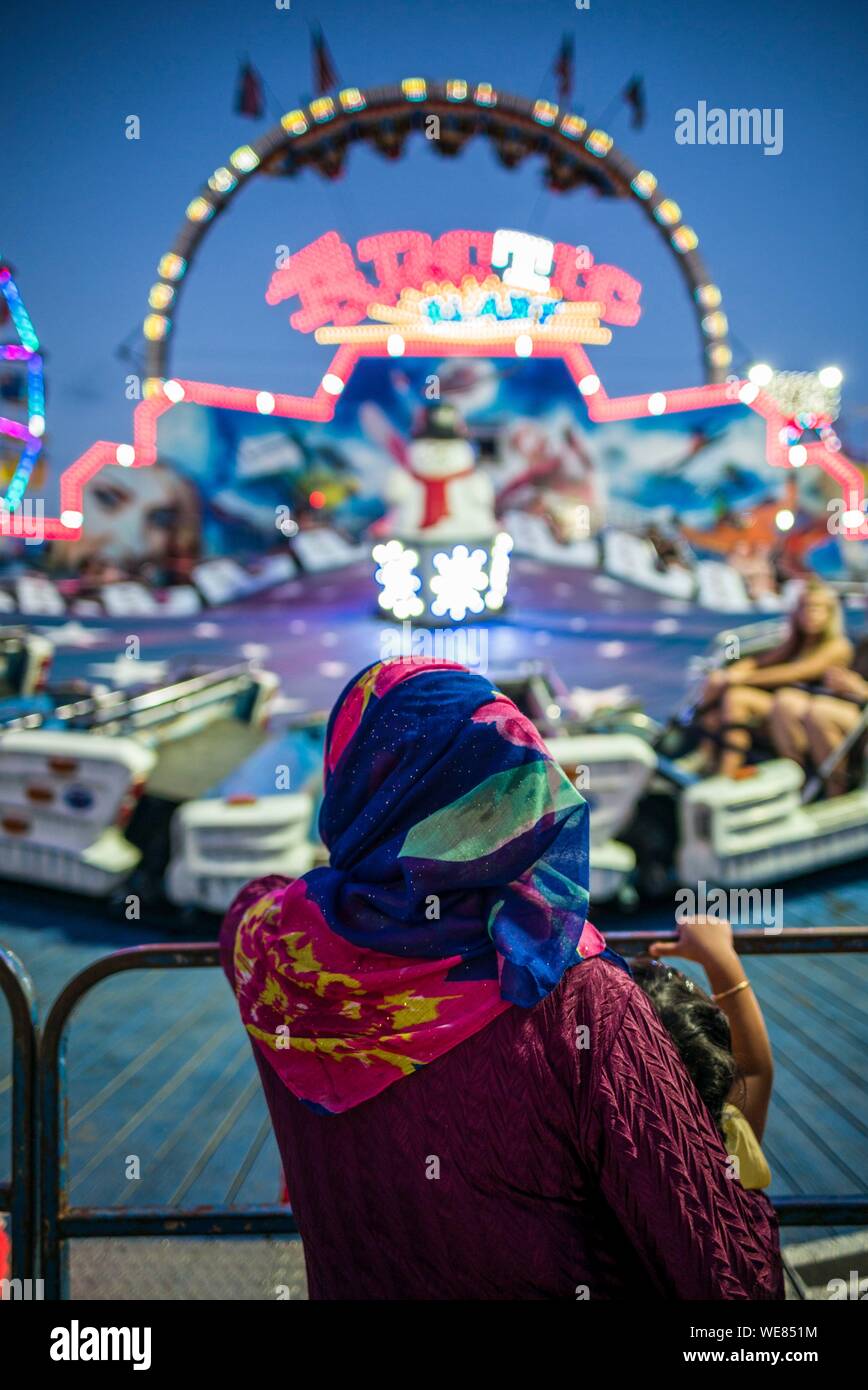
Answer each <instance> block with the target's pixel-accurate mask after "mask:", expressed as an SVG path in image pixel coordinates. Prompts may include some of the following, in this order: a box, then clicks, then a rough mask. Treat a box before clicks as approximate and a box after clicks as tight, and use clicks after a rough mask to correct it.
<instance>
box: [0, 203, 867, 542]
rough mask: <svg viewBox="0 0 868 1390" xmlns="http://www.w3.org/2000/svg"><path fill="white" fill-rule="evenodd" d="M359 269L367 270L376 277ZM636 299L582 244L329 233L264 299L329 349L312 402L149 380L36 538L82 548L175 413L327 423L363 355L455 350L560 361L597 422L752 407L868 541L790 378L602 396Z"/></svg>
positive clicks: (828, 437) (65, 488) (772, 440)
mask: <svg viewBox="0 0 868 1390" xmlns="http://www.w3.org/2000/svg"><path fill="white" fill-rule="evenodd" d="M363 265H370V266H371V267H372V271H373V276H374V278H373V279H369V278H368V277H367V276H366V275H365V274H364V273H363V271H362V269H361V267H362V266H363ZM640 296H641V285H640V283H639V281H638V280H635V279H634V278H633V277H632V276H631V275H629V274H628V273H627V272H626V271H624V270H622V269H620V268H619V267H618V266H612V265H604V264H597V263H596V262H595V260H594V258H593V257H592V256H591V254H590V252H589V251H588V249H587V247H584V246H580V247H576V246H572V245H569V244H568V243H563V242H555V243H553V242H550V241H547V240H545V238H542V237H534V236H530V235H528V234H527V233H523V232H517V231H512V230H508V229H504V230H501V231H496V232H475V231H451V232H446V233H445V234H444V235H442V236H440V237H438V238H436V239H435V238H432V237H430V236H427V235H426V234H425V233H422V232H412V231H406V232H388V233H384V234H382V235H379V236H372V237H364V238H362V240H360V241H359V243H358V245H357V247H356V254H355V256H354V254H353V251H352V248H351V247H350V246H348V245H347V243H346V242H344V241H342V240H341V239H340V237H339V235H338V233H337V232H327V233H326V234H325V235H324V236H321V237H319V238H318V239H317V240H316V241H314V242H312V243H311V244H310V245H309V246H306V247H304V248H302V250H300V251H297V252H295V253H293V254H292V255H291V256H290V257H289V258H288V260H287V262H286V264H284V265H283V266H281V267H280V268H279V269H278V270H276V271H275V273H274V274H273V276H272V279H271V283H270V285H269V287H268V291H267V294H266V299H267V301H268V303H270V304H280V303H283V302H286V301H288V300H291V299H297V300H298V301H299V305H298V308H296V309H295V311H294V312H293V313H292V314H291V315H290V323H291V324H292V326H293V327H294V328H296V329H299V330H301V331H302V332H313V333H314V334H315V336H316V339H317V341H318V342H321V343H324V344H334V345H336V346H337V351H336V352H335V354H334V356H333V358H332V360H331V362H330V363H329V365H328V368H327V370H326V371H325V372H324V374H323V376H322V378H321V380H320V382H319V385H318V386H317V388H316V390H315V391H314V393H313V395H312V396H295V395H288V394H285V393H279V392H271V391H266V390H256V389H247V388H240V387H232V386H221V385H214V384H211V383H208V382H201V381H187V380H180V379H174V378H173V379H170V380H168V381H155V382H153V383H152V384H151V389H150V391H149V392H148V394H147V396H146V399H145V400H143V401H141V402H140V403H139V404H138V405H137V406H136V408H135V411H134V414H133V442H132V443H114V442H108V441H104V440H100V441H98V442H97V443H95V444H92V445H91V446H90V448H89V449H87V450H85V452H84V453H83V454H82V455H81V456H80V457H79V458H77V459H76V460H75V462H74V463H72V464H71V465H70V466H69V467H68V468H67V469H66V470H65V472H64V473H63V475H62V477H61V480H60V499H61V502H60V515H59V516H58V517H51V518H47V519H45V520H43V521H40V523H39V535H38V536H36V534H35V532H34V538H35V539H46V540H52V539H65V540H75V539H77V538H78V537H79V536H80V535H81V530H82V522H83V495H84V488H85V486H86V485H87V483H88V482H89V481H90V480H91V478H93V477H94V475H95V474H96V473H98V472H99V471H100V470H101V469H102V468H106V467H122V468H128V467H137V468H141V467H147V466H148V465H150V464H153V463H154V462H155V461H156V458H157V421H158V420H159V418H160V417H161V416H162V415H164V414H165V413H166V412H167V411H169V410H172V409H174V408H175V407H176V406H178V405H181V404H195V405H204V406H211V407H216V408H218V409H225V410H241V411H249V412H251V413H259V414H261V415H273V416H275V417H276V418H284V419H298V420H311V421H317V422H320V423H326V422H328V421H330V420H331V419H332V418H333V416H334V412H335V406H336V402H337V398H338V397H339V396H340V394H341V392H342V391H343V389H344V386H345V385H346V383H347V381H348V380H349V377H350V375H351V373H352V371H353V369H354V367H355V365H356V363H357V362H358V361H359V359H360V358H375V357H386V356H390V357H400V356H403V355H405V354H406V355H408V356H416V357H430V356H431V355H432V353H436V354H438V355H448V354H449V353H450V352H453V353H456V354H458V355H461V356H481V357H504V356H518V357H530V356H535V357H555V358H560V359H562V360H563V362H564V363H565V365H566V367H567V369H568V371H569V372H570V374H571V376H572V378H573V380H574V382H575V383H576V386H577V388H578V390H579V392H580V393H581V395H582V396H583V397H584V400H585V404H586V407H587V410H588V414H589V416H590V418H591V420H592V421H594V422H598V423H600V422H605V421H610V420H634V419H642V418H647V417H648V416H659V415H671V414H677V413H680V412H684V411H692V410H707V409H711V408H720V409H726V408H728V407H729V408H731V407H733V406H736V405H738V404H742V405H745V406H748V407H749V408H750V409H751V410H753V411H754V412H755V413H756V414H757V415H759V416H761V417H762V418H763V419H764V420H765V423H766V460H767V462H768V463H769V464H771V465H772V467H775V468H801V467H804V466H805V465H811V464H813V465H816V466H817V467H820V468H822V469H823V470H824V471H825V472H826V473H828V474H829V476H830V477H832V478H833V479H834V480H835V481H836V483H837V484H838V486H839V488H840V491H841V497H842V512H841V517H840V534H841V535H842V536H843V537H844V538H846V539H849V540H857V539H868V520H866V517H865V515H864V484H863V478H862V474H861V471H860V470H859V468H858V467H857V466H856V464H855V463H853V462H852V461H851V460H850V459H848V458H847V457H846V456H845V455H844V453H843V452H842V451H841V448H840V442H839V441H838V440H837V439H836V438H835V436H834V434H833V432H831V430H830V427H829V425H828V420H829V418H831V417H830V412H829V411H826V412H820V415H821V417H822V424H823V427H824V436H821V437H817V434H818V431H817V430H816V428H815V427H814V425H812V424H811V423H809V421H810V420H811V418H812V415H816V412H810V411H809V412H807V413H805V412H802V414H801V418H799V413H798V412H797V413H796V415H795V416H794V414H793V410H792V405H791V400H790V398H789V395H788V394H787V393H786V392H785V391H780V392H778V391H776V384H779V383H785V382H786V381H788V380H789V376H788V374H783V375H779V376H778V377H775V376H774V375H772V374H770V375H769V377H768V379H766V380H765V381H764V382H763V383H762V384H758V382H757V381H756V380H741V379H739V378H736V377H731V378H730V379H729V380H728V381H726V382H722V383H719V384H709V385H703V386H690V387H681V388H676V389H674V390H659V389H655V390H653V391H650V392H642V393H639V394H637V395H630V396H611V397H610V396H609V395H607V393H606V390H605V387H604V386H603V384H602V381H601V379H600V377H599V376H598V374H597V372H596V371H595V369H594V366H593V365H592V363H591V361H590V359H589V358H588V355H587V353H586V351H585V346H586V345H605V344H606V343H608V342H609V341H610V338H611V331H610V328H609V327H607V326H606V325H614V326H623V327H629V326H630V325H632V324H635V323H636V322H637V321H638V319H639V315H640V313H641V309H640V304H639V300H640ZM712 312H714V310H713V308H712ZM3 515H4V514H3V513H2V512H0V519H2V517H3ZM9 515H10V514H9V512H8V511H7V512H6V513H5V516H6V518H7V520H8V518H9ZM25 524H26V519H25ZM34 525H36V523H34ZM4 529H6V528H5V527H4ZM16 534H18V532H16ZM21 534H25V533H24V532H22V533H21Z"/></svg>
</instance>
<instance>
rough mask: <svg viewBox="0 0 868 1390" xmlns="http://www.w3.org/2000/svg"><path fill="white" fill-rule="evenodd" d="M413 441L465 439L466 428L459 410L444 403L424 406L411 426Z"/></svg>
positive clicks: (439, 402)
mask: <svg viewBox="0 0 868 1390" xmlns="http://www.w3.org/2000/svg"><path fill="white" fill-rule="evenodd" d="M413 438H414V439H466V438H467V426H466V424H465V423H464V417H463V416H462V414H461V412H460V410H458V409H457V408H456V407H455V406H454V405H450V404H449V403H448V402H446V401H438V402H437V404H436V405H429V406H425V408H424V409H423V410H421V411H420V412H419V414H418V416H417V417H416V420H415V422H414V424H413Z"/></svg>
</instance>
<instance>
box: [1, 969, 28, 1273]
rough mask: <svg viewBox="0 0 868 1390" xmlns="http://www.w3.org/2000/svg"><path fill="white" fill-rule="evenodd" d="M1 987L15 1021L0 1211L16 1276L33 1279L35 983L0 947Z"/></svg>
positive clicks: (13, 1021) (13, 1025)
mask: <svg viewBox="0 0 868 1390" xmlns="http://www.w3.org/2000/svg"><path fill="white" fill-rule="evenodd" d="M0 989H2V991H3V993H4V995H5V996H6V1003H7V1004H8V1005H9V1014H10V1019H11V1022H12V1068H11V1076H12V1093H11V1106H12V1116H11V1118H12V1125H11V1138H12V1155H11V1159H12V1161H11V1177H10V1180H9V1182H2V1183H0V1211H4V1212H8V1213H9V1225H10V1231H9V1234H10V1239H11V1245H12V1262H11V1263H12V1268H11V1271H10V1273H11V1277H12V1278H13V1279H32V1278H33V1272H34V1270H33V1266H34V1258H35V1246H36V1124H35V1120H36V1058H37V1016H36V1001H35V997H34V992H33V984H32V981H31V979H30V976H29V975H28V974H27V971H26V970H25V969H24V966H23V965H22V964H21V962H20V960H19V959H18V957H17V956H16V955H15V954H14V953H13V952H12V951H7V950H6V949H5V947H2V946H0Z"/></svg>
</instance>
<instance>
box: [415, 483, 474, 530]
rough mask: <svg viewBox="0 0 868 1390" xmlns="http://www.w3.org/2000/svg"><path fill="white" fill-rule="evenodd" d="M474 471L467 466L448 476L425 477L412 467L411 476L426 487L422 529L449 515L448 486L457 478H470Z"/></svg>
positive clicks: (434, 524)
mask: <svg viewBox="0 0 868 1390" xmlns="http://www.w3.org/2000/svg"><path fill="white" fill-rule="evenodd" d="M473 471H474V470H473V469H472V468H465V469H464V471H463V473H450V474H449V477H448V478H423V476H422V474H421V473H414V471H413V469H412V468H411V469H410V470H409V473H410V477H411V478H415V479H416V482H417V483H421V484H422V486H423V488H424V489H425V511H424V513H423V516H422V521H421V525H420V529H421V530H422V531H425V530H427V528H428V527H429V526H436V525H437V522H438V521H442V520H443V518H444V516H448V515H449V508H448V507H447V505H446V489H447V487H448V486H449V484H450V483H453V482H454V481H455V479H456V478H469V477H470V475H471V473H472V472H473Z"/></svg>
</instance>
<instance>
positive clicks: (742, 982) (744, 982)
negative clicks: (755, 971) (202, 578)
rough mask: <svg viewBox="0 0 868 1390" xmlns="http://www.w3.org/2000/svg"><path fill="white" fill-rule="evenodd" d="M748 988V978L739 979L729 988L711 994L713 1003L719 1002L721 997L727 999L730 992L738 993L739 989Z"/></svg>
mask: <svg viewBox="0 0 868 1390" xmlns="http://www.w3.org/2000/svg"><path fill="white" fill-rule="evenodd" d="M742 989H750V980H739V982H738V984H737V985H733V986H732V988H731V989H722V990H721V991H720V993H719V994H712V996H711V997H712V999H713V1000H714V1002H715V1004H719V1003H720V1001H721V999H728V998H729V996H730V995H731V994H738V992H739V990H742Z"/></svg>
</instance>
